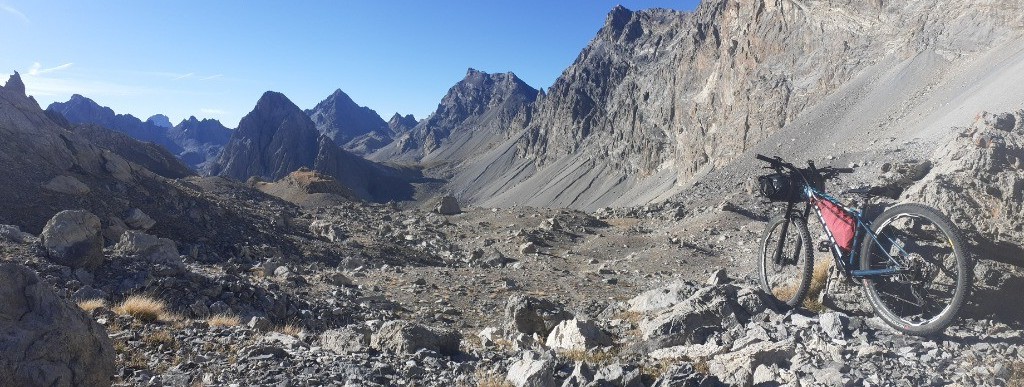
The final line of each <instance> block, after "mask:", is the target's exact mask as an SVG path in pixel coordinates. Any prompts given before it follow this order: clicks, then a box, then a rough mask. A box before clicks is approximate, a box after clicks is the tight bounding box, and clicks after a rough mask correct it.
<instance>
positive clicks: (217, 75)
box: [199, 74, 224, 81]
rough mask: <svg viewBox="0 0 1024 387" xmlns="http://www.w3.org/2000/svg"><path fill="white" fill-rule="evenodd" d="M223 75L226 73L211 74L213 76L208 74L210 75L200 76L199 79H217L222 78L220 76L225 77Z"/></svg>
mask: <svg viewBox="0 0 1024 387" xmlns="http://www.w3.org/2000/svg"><path fill="white" fill-rule="evenodd" d="M223 76H224V74H215V75H211V76H208V77H202V78H199V80H200V81H209V80H211V79H217V78H220V77H223Z"/></svg>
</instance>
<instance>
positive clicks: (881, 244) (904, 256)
mask: <svg viewBox="0 0 1024 387" xmlns="http://www.w3.org/2000/svg"><path fill="white" fill-rule="evenodd" d="M872 231H874V232H875V234H876V235H877V237H878V240H877V242H876V241H875V240H874V239H873V238H871V236H870V235H867V236H865V237H864V240H863V241H862V242H861V245H862V250H861V265H860V266H861V269H865V270H869V269H889V268H893V267H904V268H905V269H906V270H905V271H904V272H903V273H901V274H897V275H892V276H880V277H871V278H866V279H864V281H863V282H864V288H865V290H866V292H867V295H868V300H869V301H871V305H872V306H873V307H874V309H875V312H876V313H877V314H878V316H879V317H881V318H882V320H884V321H885V322H886V323H887V324H889V325H890V326H892V327H893V328H895V329H896V330H898V331H900V332H903V333H906V334H911V335H918V336H926V335H932V334H936V333H939V332H941V331H942V330H944V329H946V327H948V326H949V325H950V324H951V323H952V322H953V321H954V320H955V319H956V317H957V315H958V314H959V312H960V307H961V306H963V303H964V301H965V300H966V298H967V293H968V292H969V291H970V289H971V286H972V285H973V278H974V277H973V273H972V272H971V263H970V256H969V254H968V253H967V250H966V247H965V246H966V245H965V244H964V238H963V235H962V234H961V233H960V230H959V229H957V228H956V226H954V225H953V222H951V221H950V220H949V218H947V217H946V216H945V215H943V214H942V213H940V212H939V211H938V210H936V209H934V208H931V207H927V206H924V205H920V204H901V205H897V206H894V207H892V208H890V209H888V210H885V211H884V212H882V214H880V215H879V216H878V218H876V219H875V221H874V222H873V223H872Z"/></svg>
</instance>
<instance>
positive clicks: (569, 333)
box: [545, 319, 612, 351]
mask: <svg viewBox="0 0 1024 387" xmlns="http://www.w3.org/2000/svg"><path fill="white" fill-rule="evenodd" d="M611 343H612V341H611V338H610V337H608V335H607V334H605V333H604V331H602V330H601V328H600V327H598V326H597V324H594V323H593V322H592V321H588V320H579V319H569V320H565V321H562V322H561V323H559V324H558V325H557V326H555V329H553V330H552V331H551V334H549V335H548V339H547V342H546V343H545V345H547V346H548V347H549V348H552V349H562V350H570V351H571V350H576V351H586V350H588V349H591V348H595V347H598V346H605V345H611Z"/></svg>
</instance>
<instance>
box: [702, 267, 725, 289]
mask: <svg viewBox="0 0 1024 387" xmlns="http://www.w3.org/2000/svg"><path fill="white" fill-rule="evenodd" d="M729 281H730V279H729V274H728V273H726V271H725V269H718V270H715V272H714V273H711V276H710V277H708V280H707V281H705V282H704V284H705V285H712V286H714V285H722V284H725V283H728V282H729Z"/></svg>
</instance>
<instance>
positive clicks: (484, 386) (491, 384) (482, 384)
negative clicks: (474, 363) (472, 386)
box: [473, 369, 512, 387]
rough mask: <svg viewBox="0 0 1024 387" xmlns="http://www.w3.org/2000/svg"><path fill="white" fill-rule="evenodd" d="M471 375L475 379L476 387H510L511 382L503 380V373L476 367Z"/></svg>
mask: <svg viewBox="0 0 1024 387" xmlns="http://www.w3.org/2000/svg"><path fill="white" fill-rule="evenodd" d="M473 376H474V379H476V387H512V383H509V381H508V380H505V376H504V375H498V374H495V373H494V372H492V371H487V370H484V369H478V370H477V371H476V374H475V375H473Z"/></svg>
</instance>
